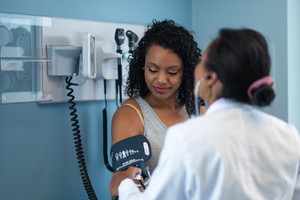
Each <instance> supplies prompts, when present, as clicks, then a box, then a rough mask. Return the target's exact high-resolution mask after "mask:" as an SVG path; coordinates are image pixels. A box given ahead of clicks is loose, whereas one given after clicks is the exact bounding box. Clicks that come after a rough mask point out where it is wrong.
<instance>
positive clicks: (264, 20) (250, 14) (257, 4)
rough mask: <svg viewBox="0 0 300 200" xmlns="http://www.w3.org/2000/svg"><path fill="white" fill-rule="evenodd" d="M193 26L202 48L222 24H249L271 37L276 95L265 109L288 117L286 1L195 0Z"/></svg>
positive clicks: (238, 26)
mask: <svg viewBox="0 0 300 200" xmlns="http://www.w3.org/2000/svg"><path fill="white" fill-rule="evenodd" d="M192 5H193V6H192V8H193V9H192V16H193V17H192V20H193V22H192V27H193V29H194V30H195V32H196V33H197V38H198V41H199V43H200V46H201V47H202V48H206V46H207V45H208V43H209V42H210V41H211V40H212V39H213V38H214V37H216V36H217V32H218V30H219V29H220V28H223V27H233V28H240V27H249V28H253V29H256V30H258V31H260V32H261V33H262V34H263V35H265V37H266V38H267V40H268V43H269V49H270V53H271V57H272V71H271V73H272V74H271V75H272V76H273V78H274V79H275V91H276V93H277V97H276V99H275V101H274V103H273V104H272V105H271V107H268V108H267V109H265V111H266V112H269V113H271V114H274V115H276V116H278V117H280V118H281V119H283V120H285V121H287V120H288V102H287V96H288V93H287V82H288V81H287V77H288V74H287V73H288V70H287V2H286V1H284V0H281V1H272V0H251V1H240V0H227V1H223V0H192Z"/></svg>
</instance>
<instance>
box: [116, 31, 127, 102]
mask: <svg viewBox="0 0 300 200" xmlns="http://www.w3.org/2000/svg"><path fill="white" fill-rule="evenodd" d="M115 41H116V43H117V53H119V54H120V57H119V58H118V80H117V81H116V91H117V90H118V88H117V87H118V86H119V91H120V94H119V95H120V103H121V104H122V48H121V45H122V44H123V43H124V41H125V35H124V29H123V28H117V29H116V32H115Z"/></svg>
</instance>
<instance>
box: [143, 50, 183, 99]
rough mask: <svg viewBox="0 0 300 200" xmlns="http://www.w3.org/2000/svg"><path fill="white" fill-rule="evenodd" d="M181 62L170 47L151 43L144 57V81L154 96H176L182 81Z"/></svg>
mask: <svg viewBox="0 0 300 200" xmlns="http://www.w3.org/2000/svg"><path fill="white" fill-rule="evenodd" d="M182 76H183V63H182V60H181V59H180V57H179V56H178V55H177V54H175V53H174V52H173V51H172V50H170V49H165V48H163V47H161V46H158V45H153V46H151V47H150V48H149V49H148V52H147V54H146V57H145V82H146V84H147V87H148V88H149V90H150V93H151V94H152V95H153V97H154V98H157V99H160V100H166V99H169V98H176V95H177V92H178V89H179V86H180V84H181V82H182Z"/></svg>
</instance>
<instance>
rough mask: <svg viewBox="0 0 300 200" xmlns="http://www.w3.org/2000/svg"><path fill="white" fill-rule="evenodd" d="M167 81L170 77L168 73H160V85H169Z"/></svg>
mask: <svg viewBox="0 0 300 200" xmlns="http://www.w3.org/2000/svg"><path fill="white" fill-rule="evenodd" d="M167 80H168V76H167V74H166V73H164V72H160V73H159V74H158V82H159V84H165V83H167Z"/></svg>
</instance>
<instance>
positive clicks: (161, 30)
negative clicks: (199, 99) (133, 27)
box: [125, 20, 201, 115]
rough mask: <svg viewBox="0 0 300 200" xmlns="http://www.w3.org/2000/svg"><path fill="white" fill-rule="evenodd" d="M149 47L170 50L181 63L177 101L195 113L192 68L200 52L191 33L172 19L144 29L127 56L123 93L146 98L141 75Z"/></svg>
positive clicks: (144, 84) (146, 92)
mask: <svg viewBox="0 0 300 200" xmlns="http://www.w3.org/2000/svg"><path fill="white" fill-rule="evenodd" d="M152 45H159V46H161V47H163V48H166V49H170V50H172V51H173V52H174V53H175V54H176V55H177V56H179V57H180V58H181V60H182V62H183V80H182V83H181V85H180V87H179V91H178V94H177V99H178V102H179V104H180V105H185V106H186V109H187V112H188V113H189V114H190V115H192V114H194V113H195V107H194V97H193V85H194V69H195V65H196V63H197V61H199V59H200V56H201V50H200V48H198V44H197V42H196V41H195V40H194V36H193V34H192V33H191V32H189V31H188V30H187V29H185V28H184V27H183V26H180V25H178V24H177V23H175V22H174V21H173V20H163V21H156V20H153V21H152V24H150V25H148V26H147V29H146V31H145V34H144V36H143V37H142V38H141V40H140V41H139V42H138V44H137V47H136V49H135V50H134V52H133V54H132V55H131V57H129V59H128V60H129V74H128V78H127V82H126V87H125V93H126V94H127V95H128V96H129V97H134V96H138V95H139V96H142V97H145V96H146V95H147V94H148V92H149V89H148V88H147V85H146V82H145V76H144V66H145V57H146V54H147V52H148V50H149V48H150V47H151V46H152Z"/></svg>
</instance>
